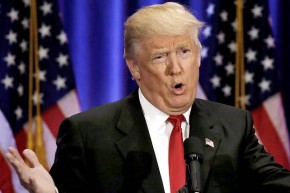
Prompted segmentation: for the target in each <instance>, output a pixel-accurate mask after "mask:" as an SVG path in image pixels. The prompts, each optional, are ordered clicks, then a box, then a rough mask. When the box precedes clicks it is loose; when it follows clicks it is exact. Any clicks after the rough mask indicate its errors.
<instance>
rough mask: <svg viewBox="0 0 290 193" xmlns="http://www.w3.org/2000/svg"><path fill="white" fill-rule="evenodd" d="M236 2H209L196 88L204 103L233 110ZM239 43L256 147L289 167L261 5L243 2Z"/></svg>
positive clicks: (259, 0)
mask: <svg viewBox="0 0 290 193" xmlns="http://www.w3.org/2000/svg"><path fill="white" fill-rule="evenodd" d="M237 3H238V2H237V1H227V0H210V1H209V2H208V6H207V8H206V21H205V22H206V25H205V27H204V29H203V30H202V34H201V41H202V45H203V49H202V53H201V60H202V62H201V67H200V86H201V90H202V91H203V94H204V95H205V96H206V98H207V99H209V100H212V101H218V102H221V103H225V104H229V105H233V106H234V105H235V89H236V88H235V74H236V73H235V69H236V65H235V63H236V62H235V56H236V54H237V42H236V32H237V19H236V6H237ZM242 5H243V42H244V74H243V75H242V76H243V78H244V79H243V80H244V82H245V95H244V97H243V99H244V102H245V105H246V109H248V110H250V112H251V114H252V115H253V118H254V127H255V129H256V131H257V132H256V133H257V136H258V138H259V140H260V143H262V144H264V146H265V148H266V149H267V150H268V151H269V152H270V153H272V155H273V156H274V158H275V160H276V161H277V162H279V163H280V164H282V165H283V166H285V167H286V168H290V143H289V134H288V130H287V127H286V122H285V118H284V110H283V104H282V99H281V93H280V88H279V79H278V72H277V64H276V61H275V40H274V36H273V34H272V31H271V25H270V17H269V8H268V1H267V0H244V1H243V2H242Z"/></svg>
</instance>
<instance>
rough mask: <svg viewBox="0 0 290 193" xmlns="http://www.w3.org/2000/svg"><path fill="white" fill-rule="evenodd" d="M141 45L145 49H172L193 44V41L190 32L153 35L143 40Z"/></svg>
mask: <svg viewBox="0 0 290 193" xmlns="http://www.w3.org/2000/svg"><path fill="white" fill-rule="evenodd" d="M141 45H142V46H143V48H145V49H170V48H175V47H182V46H191V45H193V41H192V39H191V37H190V35H189V34H188V33H186V34H184V35H176V36H165V35H152V36H150V37H146V38H144V39H143V40H142V41H141Z"/></svg>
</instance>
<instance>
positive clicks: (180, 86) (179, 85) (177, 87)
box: [174, 83, 183, 89]
mask: <svg viewBox="0 0 290 193" xmlns="http://www.w3.org/2000/svg"><path fill="white" fill-rule="evenodd" d="M182 86H183V85H182V83H179V84H176V85H175V86H174V88H176V89H179V88H182Z"/></svg>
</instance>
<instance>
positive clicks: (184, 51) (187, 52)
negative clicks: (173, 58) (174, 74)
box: [178, 48, 191, 58]
mask: <svg viewBox="0 0 290 193" xmlns="http://www.w3.org/2000/svg"><path fill="white" fill-rule="evenodd" d="M178 54H179V55H180V56H181V57H182V58H186V57H188V56H190V55H191V49H188V48H184V49H180V51H179V53H178Z"/></svg>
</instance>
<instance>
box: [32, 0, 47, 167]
mask: <svg viewBox="0 0 290 193" xmlns="http://www.w3.org/2000/svg"><path fill="white" fill-rule="evenodd" d="M36 1H37V0H31V5H30V6H31V7H30V16H31V17H30V22H31V24H30V26H31V29H30V48H32V49H31V50H30V57H31V58H29V65H30V68H31V69H33V64H34V70H35V71H34V74H35V93H36V116H35V135H34V139H35V144H34V145H33V137H32V136H33V131H32V124H31V123H32V112H33V104H32V100H31V99H32V95H33V89H32V88H33V81H32V80H33V70H32V71H31V70H30V72H31V74H30V79H32V80H30V79H29V80H30V83H31V84H30V85H29V86H30V87H31V90H30V93H29V98H30V106H29V110H30V111H31V112H30V114H31V117H30V118H31V120H30V129H29V130H30V132H29V133H30V134H29V135H30V140H31V141H30V142H28V144H30V145H31V147H34V148H33V149H34V151H35V153H36V155H37V156H38V159H39V161H40V163H41V164H42V165H43V166H44V167H45V168H46V169H48V166H47V162H46V151H45V147H44V143H43V128H42V120H41V109H40V105H41V101H40V81H39V60H38V33H37V29H38V27H37V2H36Z"/></svg>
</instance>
